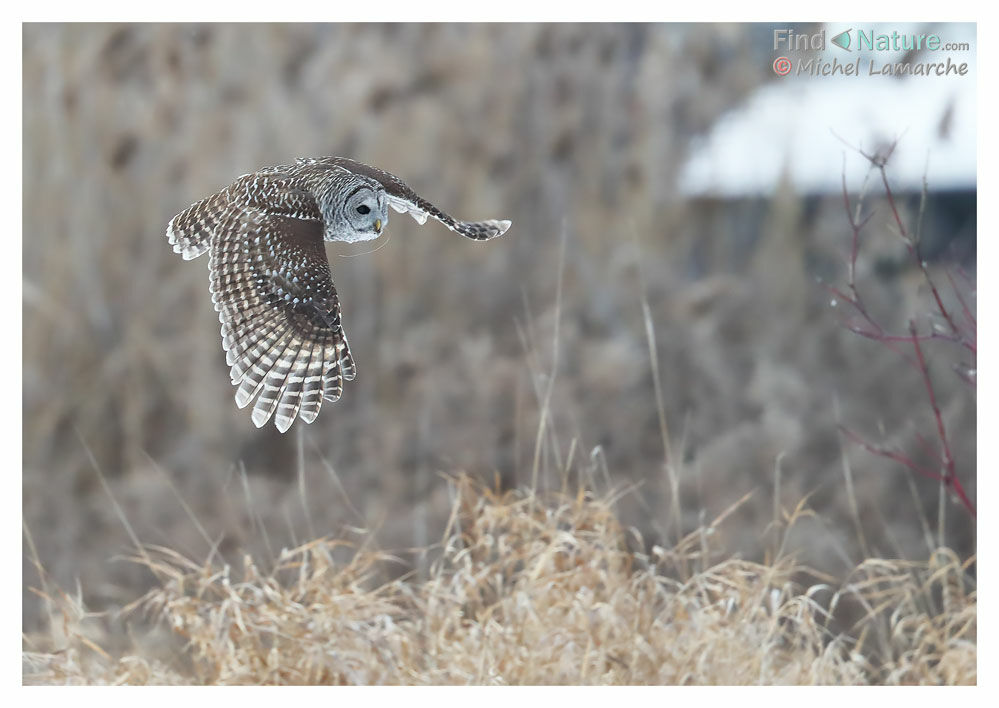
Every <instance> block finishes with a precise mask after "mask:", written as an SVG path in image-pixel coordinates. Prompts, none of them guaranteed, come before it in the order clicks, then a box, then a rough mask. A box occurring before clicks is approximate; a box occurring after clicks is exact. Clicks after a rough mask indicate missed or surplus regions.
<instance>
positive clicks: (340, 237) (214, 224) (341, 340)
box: [166, 157, 510, 433]
mask: <svg viewBox="0 0 999 708" xmlns="http://www.w3.org/2000/svg"><path fill="white" fill-rule="evenodd" d="M390 206H391V207H392V208H393V209H395V210H396V211H397V212H400V213H403V212H409V214H410V216H412V217H413V218H414V219H416V221H418V222H419V223H421V224H423V223H425V222H426V220H427V217H428V216H432V217H433V218H434V219H436V220H437V221H439V222H441V223H442V224H444V225H445V226H447V227H448V228H449V229H451V230H452V231H456V232H458V233H459V234H461V235H462V236H466V237H467V238H470V239H473V240H475V241H486V240H488V239H491V238H495V237H496V236H500V235H502V234H503V233H505V232H506V230H507V229H509V228H510V222H509V221H499V220H489V221H457V220H456V219H454V218H453V217H451V216H449V215H447V214H445V213H444V212H443V211H441V210H440V209H438V208H437V207H435V206H434V205H433V204H431V203H430V202H428V201H426V200H424V199H422V198H420V197H419V196H417V195H416V193H415V192H413V190H411V189H410V188H409V187H407V186H406V185H405V184H404V183H403V182H402V180H400V179H399V178H398V177H396V176H395V175H392V174H389V173H388V172H383V171H382V170H379V169H377V168H375V167H369V166H368V165H364V164H361V163H360V162H355V161H354V160H349V159H347V158H343V157H320V158H300V159H299V160H297V161H296V163H295V164H294V165H282V166H278V167H267V168H264V169H262V170H259V171H257V172H254V173H252V174H248V175H243V176H242V177H240V178H238V179H237V180H236V181H235V182H233V183H232V184H230V185H229V186H228V187H226V188H225V189H223V190H222V191H220V192H218V193H216V194H213V195H212V196H210V197H208V198H207V199H202V200H201V201H199V202H197V203H195V204H192V205H191V206H189V207H188V208H187V209H185V210H184V211H182V212H181V213H180V214H178V215H177V216H175V217H174V218H173V219H171V220H170V223H169V225H168V226H167V231H166V235H167V239H168V240H169V241H170V243H171V244H172V245H173V250H174V251H175V252H177V253H179V254H180V255H181V256H183V258H184V260H191V259H192V258H197V257H198V256H200V255H201V254H203V253H206V252H207V253H208V254H209V255H208V268H209V270H210V273H211V275H210V290H211V293H212V302H214V303H215V309H216V310H218V313H219V321H220V322H221V323H222V348H223V349H224V350H225V353H226V363H227V364H228V365H229V366H231V367H232V368H231V369H230V375H231V377H232V383H233V385H234V386H236V387H237V389H236V405H238V406H239V407H240V408H244V407H245V406H247V405H249V404H250V402H251V401H254V399H256V402H255V403H254V404H253V415H252V419H253V423H254V424H255V425H256V426H257V427H258V428H259V427H261V426H262V425H264V424H265V423H266V422H267V421H268V420H270V418H271V416H273V417H274V424H275V425H276V426H277V429H278V430H280V431H281V432H282V433H283V432H285V431H286V430H288V428H290V427H291V424H292V423H293V422H294V421H295V418H296V417H299V418H301V419H302V420H303V421H305V422H306V423H311V422H312V421H314V420H315V419H316V416H318V415H319V408H320V406H321V405H322V403H323V401H324V400H326V401H336V400H337V399H339V398H340V393H341V392H342V391H343V382H344V381H345V380H346V381H350V380H351V379H353V378H354V375H355V373H356V369H355V367H354V360H353V358H352V357H351V355H350V347H349V346H348V345H347V336H346V335H345V334H344V331H343V324H342V323H341V321H340V301H339V300H338V299H337V294H336V290H335V289H334V287H333V279H332V277H331V275H330V264H329V261H328V260H327V259H326V250H325V248H324V246H323V241H347V242H350V243H353V242H356V241H370V240H372V239H376V238H378V237H379V236H380V235H381V233H382V231H383V230H384V229H385V227H386V226H387V225H388V221H389V211H388V208H389V207H390Z"/></svg>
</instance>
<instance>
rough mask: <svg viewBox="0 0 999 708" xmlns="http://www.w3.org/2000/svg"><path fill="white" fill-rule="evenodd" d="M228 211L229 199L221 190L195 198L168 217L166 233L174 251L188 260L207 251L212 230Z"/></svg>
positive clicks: (213, 231)
mask: <svg viewBox="0 0 999 708" xmlns="http://www.w3.org/2000/svg"><path fill="white" fill-rule="evenodd" d="M228 211H229V200H228V198H227V197H226V192H225V190H223V191H221V192H218V193H216V194H213V195H212V196H210V197H208V198H207V199H202V200H201V201H200V202H195V203H194V204H192V205H191V206H189V207H187V209H185V210H184V211H182V212H180V213H179V214H177V216H175V217H173V218H172V219H170V223H169V224H168V225H167V231H166V235H167V241H169V242H170V245H172V246H173V250H174V253H179V254H180V255H181V257H183V259H184V260H185V261H189V260H191V259H193V258H197V257H198V256H200V255H201V254H202V253H204V252H205V251H207V250H208V247H209V246H210V245H211V242H212V234H213V233H215V230H216V229H217V228H218V227H219V225H220V224H221V223H222V222H223V221H224V220H225V218H226V216H227V213H228Z"/></svg>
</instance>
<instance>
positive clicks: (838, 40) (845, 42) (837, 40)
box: [829, 30, 850, 51]
mask: <svg viewBox="0 0 999 708" xmlns="http://www.w3.org/2000/svg"><path fill="white" fill-rule="evenodd" d="M829 41H830V42H832V43H833V44H835V45H836V46H837V47H839V48H840V49H845V50H846V51H850V30H846V31H845V32H840V33H839V34H837V35H836V36H835V37H833V38H832V39H830V40H829Z"/></svg>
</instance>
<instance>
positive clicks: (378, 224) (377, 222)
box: [375, 219, 382, 233]
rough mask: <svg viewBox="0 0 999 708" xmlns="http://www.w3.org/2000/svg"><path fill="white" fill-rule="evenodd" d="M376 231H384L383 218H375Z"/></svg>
mask: <svg viewBox="0 0 999 708" xmlns="http://www.w3.org/2000/svg"><path fill="white" fill-rule="evenodd" d="M375 232H376V233H381V232H382V220H381V219H375Z"/></svg>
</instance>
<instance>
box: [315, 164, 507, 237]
mask: <svg viewBox="0 0 999 708" xmlns="http://www.w3.org/2000/svg"><path fill="white" fill-rule="evenodd" d="M328 159H329V160H330V162H331V163H332V164H335V165H338V166H340V167H343V168H344V169H347V170H350V171H351V172H353V173H355V174H359V175H364V176H365V177H370V178H372V179H374V180H376V181H378V182H379V183H380V184H381V185H382V187H384V188H385V196H386V197H387V198H388V203H389V206H391V207H392V208H393V209H395V210H396V211H397V212H399V213H407V212H408V213H409V215H410V216H412V217H413V218H414V219H416V221H417V222H418V223H420V224H425V223H426V222H427V217H428V216H432V217H433V218H435V219H437V221H439V222H441V223H442V224H444V225H445V226H446V227H448V228H449V229H451V230H452V231H454V232H456V233H459V234H461V235H462V236H464V237H466V238H470V239H472V240H474V241H488V240H489V239H491V238H496V237H497V236H502V235H503V234H505V233H506V231H507V229H509V228H510V222H509V221H507V220H505V219H488V220H486V221H458V220H457V219H455V218H454V217H453V216H451V215H450V214H446V213H445V212H443V211H441V210H440V209H438V208H437V207H436V206H434V205H433V204H431V203H430V202H428V201H427V200H426V199H423V198H422V197H420V196H419V195H418V194H417V193H416V192H414V191H413V190H412V189H410V188H409V186H408V185H407V184H406V183H405V182H403V181H402V180H401V179H399V178H398V177H396V176H395V175H394V174H391V173H390V172H386V171H384V170H380V169H378V168H377V167H371V166H370V165H365V164H364V163H362V162H357V161H355V160H350V159H348V158H345V157H335V158H328Z"/></svg>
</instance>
